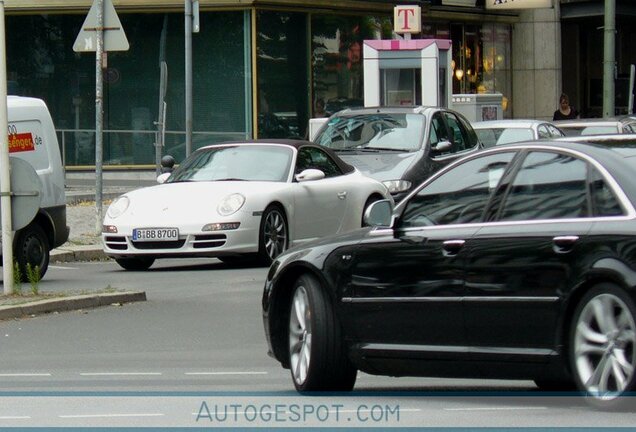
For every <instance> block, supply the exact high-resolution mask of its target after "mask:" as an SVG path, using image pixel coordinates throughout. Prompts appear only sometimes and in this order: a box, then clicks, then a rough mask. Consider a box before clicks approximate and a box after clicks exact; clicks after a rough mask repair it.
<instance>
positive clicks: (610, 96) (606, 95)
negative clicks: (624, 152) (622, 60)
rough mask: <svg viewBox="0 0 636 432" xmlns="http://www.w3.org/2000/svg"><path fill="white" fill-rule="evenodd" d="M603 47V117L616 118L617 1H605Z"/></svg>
mask: <svg viewBox="0 0 636 432" xmlns="http://www.w3.org/2000/svg"><path fill="white" fill-rule="evenodd" d="M604 29H605V31H604V36H605V37H604V38H603V40H604V46H603V53H604V54H603V117H614V115H616V112H615V109H614V94H615V93H614V85H615V83H614V79H615V74H616V62H615V54H614V45H615V39H616V0H605V27H604Z"/></svg>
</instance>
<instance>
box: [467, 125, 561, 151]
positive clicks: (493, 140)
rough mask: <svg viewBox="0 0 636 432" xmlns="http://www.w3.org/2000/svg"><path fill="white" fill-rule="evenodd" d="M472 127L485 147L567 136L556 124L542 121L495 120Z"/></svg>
mask: <svg viewBox="0 0 636 432" xmlns="http://www.w3.org/2000/svg"><path fill="white" fill-rule="evenodd" d="M472 125H473V129H474V130H475V132H476V133H477V136H478V137H479V140H480V141H481V143H482V144H483V145H484V147H494V146H496V145H501V144H510V143H515V142H521V141H534V140H538V139H545V138H559V137H563V136H565V134H564V133H563V132H562V131H561V130H560V129H559V128H558V127H556V126H555V125H554V124H552V123H550V122H547V121H542V120H493V121H483V122H475V123H473V124H472Z"/></svg>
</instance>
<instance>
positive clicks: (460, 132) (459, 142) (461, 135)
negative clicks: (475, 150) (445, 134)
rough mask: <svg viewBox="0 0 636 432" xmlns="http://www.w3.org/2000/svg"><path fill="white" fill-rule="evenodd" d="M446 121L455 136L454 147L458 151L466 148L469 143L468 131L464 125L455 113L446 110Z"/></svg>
mask: <svg viewBox="0 0 636 432" xmlns="http://www.w3.org/2000/svg"><path fill="white" fill-rule="evenodd" d="M444 115H445V116H446V122H447V123H448V127H449V129H450V131H451V134H452V136H453V149H454V151H456V152H460V151H463V150H466V149H467V148H469V147H467V145H468V142H467V141H468V140H467V135H468V134H467V133H466V129H465V128H464V125H462V124H461V123H460V122H459V120H458V119H457V116H456V115H455V114H452V113H449V112H446V113H444Z"/></svg>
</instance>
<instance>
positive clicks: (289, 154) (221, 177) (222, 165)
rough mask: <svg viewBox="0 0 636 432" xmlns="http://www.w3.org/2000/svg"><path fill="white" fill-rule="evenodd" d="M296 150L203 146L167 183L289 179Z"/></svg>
mask: <svg viewBox="0 0 636 432" xmlns="http://www.w3.org/2000/svg"><path fill="white" fill-rule="evenodd" d="M292 158H293V151H292V149H291V148H289V147H284V146H277V145H262V144H259V145H233V146H219V147H213V148H207V149H201V150H198V151H196V152H194V153H193V154H192V155H191V156H190V157H189V158H187V159H186V160H185V161H183V163H181V165H179V168H177V169H176V170H175V171H174V173H172V175H171V176H170V178H169V179H168V181H167V182H166V183H174V182H183V181H241V180H244V181H275V182H284V181H287V178H288V176H289V170H290V166H291V161H292Z"/></svg>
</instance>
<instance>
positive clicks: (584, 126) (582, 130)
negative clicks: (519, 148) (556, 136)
mask: <svg viewBox="0 0 636 432" xmlns="http://www.w3.org/2000/svg"><path fill="white" fill-rule="evenodd" d="M554 124H555V125H557V126H558V127H559V129H561V130H562V131H563V132H564V133H565V134H566V135H567V136H577V135H605V134H617V133H618V134H625V133H627V134H633V133H636V117H633V116H624V117H616V118H604V119H601V118H594V119H576V120H561V121H557V122H554Z"/></svg>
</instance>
